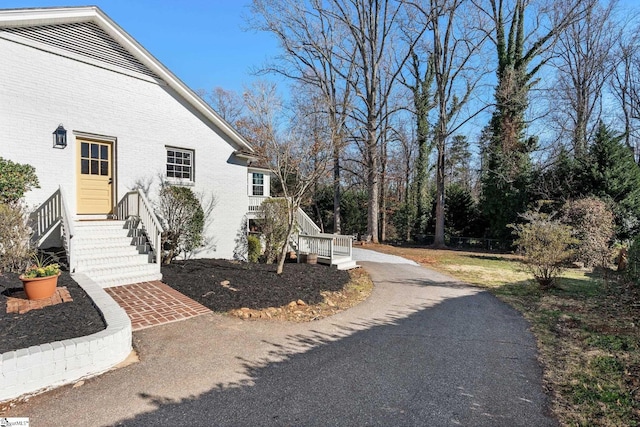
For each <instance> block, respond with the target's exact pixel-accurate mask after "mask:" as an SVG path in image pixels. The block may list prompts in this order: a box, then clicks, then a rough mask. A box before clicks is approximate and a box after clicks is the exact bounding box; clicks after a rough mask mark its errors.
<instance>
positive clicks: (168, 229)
mask: <svg viewBox="0 0 640 427" xmlns="http://www.w3.org/2000/svg"><path fill="white" fill-rule="evenodd" d="M158 211H159V212H158V213H159V216H160V217H161V218H162V220H163V222H164V224H163V227H164V229H165V232H164V233H163V235H162V248H163V254H162V261H163V263H165V264H169V263H171V261H172V260H173V259H175V258H176V257H177V256H178V255H180V254H185V255H188V254H189V253H191V252H192V251H193V250H194V249H196V248H198V247H200V246H201V245H202V242H203V235H202V232H203V230H204V219H205V218H204V216H205V215H204V211H203V209H202V205H201V204H200V201H199V200H198V198H197V197H196V195H195V194H194V193H193V191H192V190H191V189H190V188H188V187H179V186H172V185H168V184H166V183H164V184H162V186H161V188H160V195H159V203H158Z"/></svg>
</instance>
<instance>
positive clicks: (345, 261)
mask: <svg viewBox="0 0 640 427" xmlns="http://www.w3.org/2000/svg"><path fill="white" fill-rule="evenodd" d="M331 266H332V267H335V268H337V269H338V270H351V269H353V268H358V267H360V266H359V265H358V264H356V262H355V261H354V260H352V259H351V258H337V259H334V260H333V262H332V263H331Z"/></svg>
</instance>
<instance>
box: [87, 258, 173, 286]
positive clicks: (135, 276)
mask: <svg viewBox="0 0 640 427" xmlns="http://www.w3.org/2000/svg"><path fill="white" fill-rule="evenodd" d="M154 265H155V264H154ZM85 274H86V273H85ZM89 277H90V278H91V279H92V280H93V281H94V282H96V283H97V284H98V285H99V286H101V287H102V288H111V287H114V286H122V285H130V284H132V283H141V282H153V281H155V280H162V273H160V272H159V271H157V272H153V273H146V274H141V273H140V272H131V273H126V274H120V273H118V274H105V275H102V276H89Z"/></svg>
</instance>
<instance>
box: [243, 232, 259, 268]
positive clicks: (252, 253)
mask: <svg viewBox="0 0 640 427" xmlns="http://www.w3.org/2000/svg"><path fill="white" fill-rule="evenodd" d="M247 247H248V249H249V250H248V252H249V254H248V257H249V262H258V259H259V258H260V254H261V252H262V244H261V243H260V238H259V237H258V236H254V235H253V234H250V235H248V236H247Z"/></svg>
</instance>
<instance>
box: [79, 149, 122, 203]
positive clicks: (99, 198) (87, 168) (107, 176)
mask: <svg viewBox="0 0 640 427" xmlns="http://www.w3.org/2000/svg"><path fill="white" fill-rule="evenodd" d="M77 145H78V155H77V159H78V214H94V215H100V214H110V213H112V210H113V175H112V174H113V165H112V162H113V160H112V159H113V144H112V143H111V142H103V141H90V140H82V139H78V140H77Z"/></svg>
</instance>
